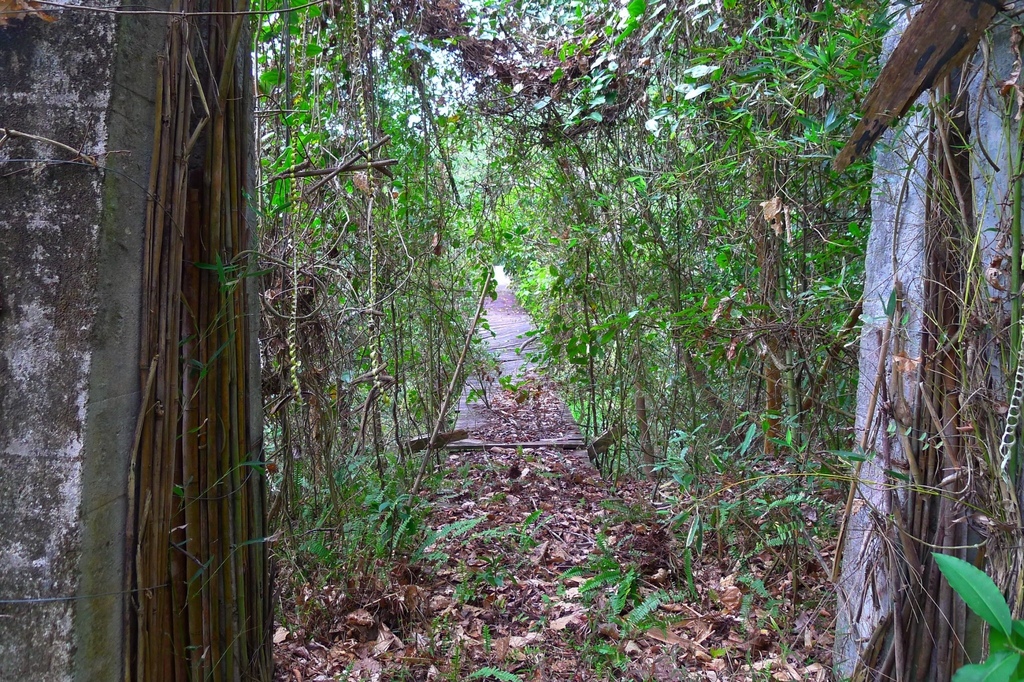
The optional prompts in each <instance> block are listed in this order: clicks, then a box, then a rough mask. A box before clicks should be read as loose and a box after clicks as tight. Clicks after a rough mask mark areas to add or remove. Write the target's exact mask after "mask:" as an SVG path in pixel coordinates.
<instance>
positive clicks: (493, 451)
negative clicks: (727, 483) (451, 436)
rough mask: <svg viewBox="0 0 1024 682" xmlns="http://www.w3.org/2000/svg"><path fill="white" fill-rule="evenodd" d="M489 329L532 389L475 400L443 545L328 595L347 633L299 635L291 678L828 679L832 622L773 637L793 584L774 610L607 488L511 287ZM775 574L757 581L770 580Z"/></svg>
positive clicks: (288, 668)
mask: <svg viewBox="0 0 1024 682" xmlns="http://www.w3.org/2000/svg"><path fill="white" fill-rule="evenodd" d="M487 319H488V322H489V325H490V327H491V329H492V330H493V331H494V332H495V335H494V336H493V337H490V342H491V343H492V344H493V346H492V347H493V348H494V349H495V351H496V352H497V353H498V354H499V356H500V360H501V364H502V366H503V368H504V370H503V371H504V372H506V373H507V374H508V375H511V376H513V377H514V379H513V381H511V382H510V383H507V388H506V387H502V386H501V385H500V382H499V381H494V382H491V386H489V387H488V389H487V390H488V395H487V401H486V403H485V402H484V401H483V400H480V401H470V402H469V404H468V405H467V404H466V401H465V395H464V399H463V404H462V406H461V413H460V416H459V427H460V428H465V429H466V430H467V431H469V438H468V439H467V440H465V441H463V442H462V443H461V444H455V443H453V444H451V445H449V451H448V452H447V460H446V461H445V462H444V463H443V464H442V468H443V469H444V474H443V478H440V479H438V478H437V477H435V478H434V479H433V480H432V481H430V482H429V485H428V486H426V487H425V489H426V492H425V496H426V502H427V505H428V508H429V513H428V515H427V516H426V518H425V526H426V527H427V528H428V529H429V530H428V531H427V533H426V537H425V539H423V541H422V542H421V543H420V545H419V547H418V548H417V549H415V550H414V551H412V552H408V553H405V554H402V555H400V556H399V555H396V556H394V557H393V559H391V560H390V561H389V562H387V563H385V562H383V561H382V562H381V565H380V566H378V567H377V570H378V573H379V575H377V576H372V577H369V578H360V579H353V580H350V581H349V583H348V584H347V585H337V586H327V587H321V588H319V589H313V588H311V590H310V595H311V596H310V599H319V600H320V604H319V609H320V610H319V611H317V613H318V614H319V615H318V617H319V618H321V619H323V618H324V617H326V618H328V620H329V624H328V625H326V626H325V625H321V626H320V627H319V628H318V630H319V632H321V633H322V632H324V631H327V632H328V633H329V635H328V636H327V637H324V636H323V635H320V636H319V637H316V636H313V633H311V632H310V631H309V629H308V627H307V626H305V625H304V624H303V622H302V619H301V618H295V619H291V618H289V619H288V620H287V621H286V622H284V623H281V624H280V625H279V627H278V628H277V632H276V633H275V637H274V639H275V643H276V645H277V646H276V648H275V659H276V661H277V678H276V679H277V680H281V681H285V680H287V681H289V682H306V681H309V680H374V681H376V680H417V681H433V680H450V681H452V682H455V681H457V680H472V679H483V680H502V681H505V682H514V681H517V680H524V681H534V682H540V681H544V680H567V681H578V682H582V681H585V680H658V681H666V682H674V681H678V682H683V681H686V680H709V681H711V680H812V681H817V682H822V681H824V680H826V674H827V671H826V668H825V667H824V666H822V665H821V664H819V663H812V664H810V665H808V664H807V661H808V660H809V659H810V660H821V659H822V658H823V657H826V656H827V653H826V652H827V648H828V647H830V646H831V641H830V640H823V639H821V638H819V637H818V634H817V633H818V632H820V631H821V630H820V629H816V628H821V627H822V626H821V623H822V622H823V621H825V620H827V618H828V617H829V614H828V613H826V612H821V613H818V612H814V611H812V612H807V613H806V614H805V615H803V616H801V618H802V620H803V622H804V626H803V628H802V629H801V630H800V631H799V632H793V633H789V632H786V633H779V632H773V631H771V630H769V629H766V628H764V627H761V626H759V625H757V624H758V623H766V622H769V621H770V614H768V613H767V612H766V611H765V610H764V608H763V607H762V601H767V602H770V603H774V604H779V605H780V606H776V607H774V608H783V607H782V606H781V604H782V602H781V601H780V598H783V597H784V595H785V590H786V589H787V585H788V583H786V582H785V581H784V580H779V581H778V584H771V583H769V584H767V586H766V584H765V583H763V582H762V583H761V586H760V588H759V589H760V590H761V591H763V592H764V593H765V594H766V595H767V594H769V591H770V592H771V595H770V596H771V599H767V600H761V599H759V598H757V596H756V595H753V594H751V591H750V590H749V588H748V587H746V586H744V585H741V584H739V583H738V581H737V575H738V573H737V572H738V571H739V570H740V568H738V567H730V568H725V567H727V566H728V562H727V561H725V562H723V561H722V560H721V556H720V557H719V559H718V560H717V561H716V560H715V557H714V556H711V557H709V559H710V560H708V561H704V560H703V559H698V560H695V561H694V562H693V565H690V564H689V563H688V562H687V563H686V564H684V561H683V557H684V556H685V555H686V551H685V549H684V547H683V546H682V542H681V541H680V540H679V539H677V538H678V532H677V533H671V532H669V531H668V530H667V528H668V523H667V518H668V517H669V516H670V515H671V514H670V513H667V512H670V510H666V509H665V508H664V507H662V508H661V509H656V508H655V507H654V506H653V505H652V504H651V501H650V500H651V497H652V483H651V482H649V481H646V480H644V481H620V482H618V483H617V484H615V485H613V484H612V483H611V482H608V481H605V480H602V478H601V477H600V475H599V474H598V472H597V471H596V470H595V469H594V467H593V466H592V465H591V464H590V462H589V461H588V459H587V457H586V450H584V449H582V447H580V446H579V443H581V438H580V432H579V429H578V428H577V427H576V425H575V424H574V423H573V422H572V419H571V416H570V415H569V411H568V410H567V409H566V407H565V404H564V403H563V402H562V400H561V399H560V398H559V397H558V395H557V393H556V392H555V390H554V387H553V386H552V384H551V383H550V382H548V381H545V380H543V378H541V377H540V376H539V375H538V373H537V372H536V369H534V368H532V367H530V365H529V363H527V362H525V358H524V357H523V354H522V353H518V352H517V350H518V349H520V348H521V347H522V345H523V342H524V341H525V340H526V338H527V337H525V336H524V334H525V332H526V331H528V330H529V328H530V326H529V318H528V316H527V315H526V313H525V312H523V311H522V308H520V307H519V306H518V304H517V303H516V302H515V298H514V295H513V294H512V292H510V291H509V290H508V289H507V288H505V289H503V290H502V291H501V292H500V294H499V296H498V300H497V301H494V302H492V305H491V306H490V307H489V308H488V310H487ZM544 441H549V442H548V443H546V444H541V445H536V446H535V447H530V446H526V445H522V444H523V443H527V444H528V443H541V442H544ZM517 443H519V444H520V445H516V444H517ZM439 476H440V475H439ZM708 542H709V543H710V538H709V539H708ZM719 552H721V548H720V547H719ZM765 556H766V557H767V553H765ZM770 566H771V564H770V563H769V562H767V561H766V562H762V563H759V564H758V563H754V564H752V565H750V566H746V567H743V568H742V570H744V571H745V572H746V573H747V574H749V575H753V576H761V577H762V578H763V579H764V580H768V578H769V572H770ZM783 577H784V576H783ZM755 599H756V601H755ZM306 609H307V610H308V609H309V605H308V604H307V605H306ZM286 610H287V609H286ZM300 610H301V609H300V608H298V607H297V608H296V611H300ZM780 635H781V636H780ZM796 649H799V652H798V653H794V650H796Z"/></svg>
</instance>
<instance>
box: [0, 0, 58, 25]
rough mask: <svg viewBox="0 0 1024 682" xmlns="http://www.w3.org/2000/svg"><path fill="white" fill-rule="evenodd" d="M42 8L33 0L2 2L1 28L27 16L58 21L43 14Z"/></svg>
mask: <svg viewBox="0 0 1024 682" xmlns="http://www.w3.org/2000/svg"><path fill="white" fill-rule="evenodd" d="M40 7H42V5H40V4H39V3H38V2H33V0H0V27H3V26H6V25H7V24H8V23H9V22H10V21H13V20H15V19H24V18H25V17H27V16H34V17H37V18H39V19H42V20H43V21H57V17H55V16H53V15H51V14H47V13H46V12H43V11H42V10H40Z"/></svg>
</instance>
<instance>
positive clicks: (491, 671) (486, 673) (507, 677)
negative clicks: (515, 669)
mask: <svg viewBox="0 0 1024 682" xmlns="http://www.w3.org/2000/svg"><path fill="white" fill-rule="evenodd" d="M483 677H493V678H494V679H496V680H502V682H520V679H519V676H518V675H513V674H512V673H510V672H508V671H507V670H502V669H501V668H492V667H490V666H484V667H483V668H480V669H479V670H477V671H476V672H474V673H473V674H471V675H470V676H469V677H467V678H466V679H469V680H479V679H481V678H483Z"/></svg>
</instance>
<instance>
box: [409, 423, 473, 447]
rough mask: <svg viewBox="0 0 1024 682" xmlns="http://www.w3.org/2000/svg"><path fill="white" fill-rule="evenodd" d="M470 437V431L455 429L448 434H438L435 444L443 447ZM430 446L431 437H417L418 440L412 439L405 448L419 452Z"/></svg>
mask: <svg viewBox="0 0 1024 682" xmlns="http://www.w3.org/2000/svg"><path fill="white" fill-rule="evenodd" d="M468 435H469V431H466V430H465V429H455V430H454V431H448V432H446V433H439V434H437V439H436V441H435V443H434V446H435V447H443V446H445V445H447V444H448V443H451V442H452V441H454V440H462V439H463V438H465V437H466V436H468ZM429 444H430V436H417V437H416V438H410V439H409V440H408V441H407V442H406V444H405V446H406V447H407V448H409V452H410V453H412V452H419V451H420V450H426V449H427V446H428V445H429Z"/></svg>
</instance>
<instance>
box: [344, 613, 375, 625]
mask: <svg viewBox="0 0 1024 682" xmlns="http://www.w3.org/2000/svg"><path fill="white" fill-rule="evenodd" d="M345 623H346V624H347V625H348V626H349V627H353V628H368V627H372V626H373V616H372V615H370V612H369V611H367V610H366V609H356V610H355V611H353V612H352V613H350V614H348V615H347V616H345Z"/></svg>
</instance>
